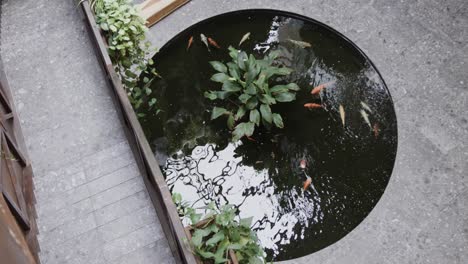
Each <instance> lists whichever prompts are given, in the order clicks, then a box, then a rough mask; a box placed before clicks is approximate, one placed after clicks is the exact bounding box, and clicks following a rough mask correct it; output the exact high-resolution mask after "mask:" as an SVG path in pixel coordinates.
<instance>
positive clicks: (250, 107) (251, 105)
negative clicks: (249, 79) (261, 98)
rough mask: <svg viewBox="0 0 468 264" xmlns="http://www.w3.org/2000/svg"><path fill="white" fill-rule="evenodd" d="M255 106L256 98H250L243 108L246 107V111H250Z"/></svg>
mask: <svg viewBox="0 0 468 264" xmlns="http://www.w3.org/2000/svg"><path fill="white" fill-rule="evenodd" d="M257 104H258V100H257V97H252V98H250V99H249V100H247V103H246V104H245V106H246V107H247V109H249V110H252V109H254V108H255V107H257Z"/></svg>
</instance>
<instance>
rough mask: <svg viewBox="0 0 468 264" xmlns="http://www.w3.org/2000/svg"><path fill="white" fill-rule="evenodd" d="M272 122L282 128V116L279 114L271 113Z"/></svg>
mask: <svg viewBox="0 0 468 264" xmlns="http://www.w3.org/2000/svg"><path fill="white" fill-rule="evenodd" d="M273 123H275V125H276V126H277V127H279V128H284V124H283V118H282V117H281V115H279V114H273Z"/></svg>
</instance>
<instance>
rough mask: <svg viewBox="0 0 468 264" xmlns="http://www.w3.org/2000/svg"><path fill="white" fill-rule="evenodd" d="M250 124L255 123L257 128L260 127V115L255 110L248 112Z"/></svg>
mask: <svg viewBox="0 0 468 264" xmlns="http://www.w3.org/2000/svg"><path fill="white" fill-rule="evenodd" d="M250 122H252V123H255V124H256V125H257V126H259V125H260V113H259V112H258V110H257V109H254V110H251V111H250Z"/></svg>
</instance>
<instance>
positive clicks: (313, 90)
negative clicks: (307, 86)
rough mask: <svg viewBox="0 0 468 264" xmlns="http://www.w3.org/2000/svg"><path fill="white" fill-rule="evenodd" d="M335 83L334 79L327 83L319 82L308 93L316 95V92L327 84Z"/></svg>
mask: <svg viewBox="0 0 468 264" xmlns="http://www.w3.org/2000/svg"><path fill="white" fill-rule="evenodd" d="M333 83H335V82H334V81H332V82H327V83H322V84H320V85H319V86H317V87H315V88H314V89H312V91H311V92H310V94H312V95H316V94H319V93H320V92H321V91H322V90H323V89H325V88H327V86H329V85H331V84H333Z"/></svg>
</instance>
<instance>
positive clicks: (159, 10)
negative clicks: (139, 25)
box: [139, 0, 190, 27]
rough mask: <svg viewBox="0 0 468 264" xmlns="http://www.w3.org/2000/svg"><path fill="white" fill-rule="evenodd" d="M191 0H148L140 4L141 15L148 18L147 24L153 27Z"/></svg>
mask: <svg viewBox="0 0 468 264" xmlns="http://www.w3.org/2000/svg"><path fill="white" fill-rule="evenodd" d="M189 1H190V0H146V1H145V2H143V3H141V4H140V5H139V7H140V15H141V16H142V17H143V18H144V19H145V20H146V26H147V27H151V26H152V25H154V24H156V23H157V22H159V21H160V20H161V19H163V18H165V17H166V16H167V15H169V14H170V13H172V12H174V11H175V10H176V9H178V8H179V7H181V6H183V5H185V4H186V3H188V2H189Z"/></svg>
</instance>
